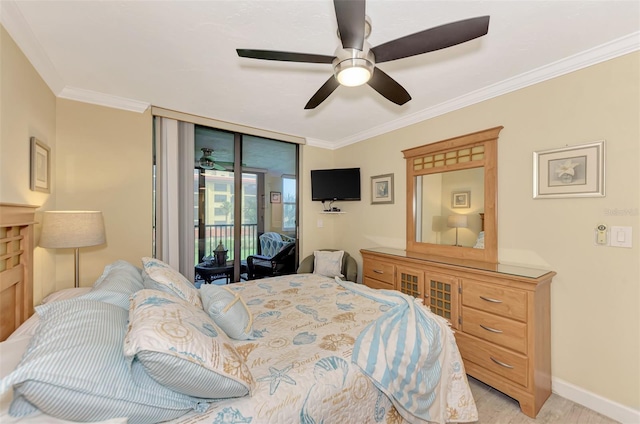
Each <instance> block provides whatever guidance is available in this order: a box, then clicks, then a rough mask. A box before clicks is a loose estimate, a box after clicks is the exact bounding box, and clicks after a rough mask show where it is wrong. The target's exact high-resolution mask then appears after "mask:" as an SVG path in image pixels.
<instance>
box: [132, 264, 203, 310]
mask: <svg viewBox="0 0 640 424" xmlns="http://www.w3.org/2000/svg"><path fill="white" fill-rule="evenodd" d="M142 266H143V267H144V271H145V272H146V273H147V275H148V276H149V278H151V279H152V280H153V281H155V282H156V283H158V284H161V285H163V286H165V287H167V288H169V289H170V290H171V291H172V292H173V293H174V294H175V295H176V296H179V297H180V298H182V299H184V300H186V301H187V302H189V303H191V304H192V305H195V306H197V307H199V308H202V302H201V301H200V296H198V290H197V289H196V288H195V286H194V285H193V284H191V282H190V281H189V280H187V279H186V278H185V277H184V276H183V275H182V274H180V273H179V272H178V271H176V270H175V269H173V268H171V266H169V265H168V264H166V263H164V262H162V261H161V260H160V259H155V258H148V257H144V258H142Z"/></svg>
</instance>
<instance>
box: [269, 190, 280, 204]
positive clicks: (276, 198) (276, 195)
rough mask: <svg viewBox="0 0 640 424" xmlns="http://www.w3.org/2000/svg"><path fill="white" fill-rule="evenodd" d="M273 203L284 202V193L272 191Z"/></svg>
mask: <svg viewBox="0 0 640 424" xmlns="http://www.w3.org/2000/svg"><path fill="white" fill-rule="evenodd" d="M271 203H282V193H280V192H279V191H272V192H271Z"/></svg>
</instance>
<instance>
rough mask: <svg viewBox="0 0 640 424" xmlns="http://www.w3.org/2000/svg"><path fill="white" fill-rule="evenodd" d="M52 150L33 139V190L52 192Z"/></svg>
mask: <svg viewBox="0 0 640 424" xmlns="http://www.w3.org/2000/svg"><path fill="white" fill-rule="evenodd" d="M50 154H51V149H50V148H49V146H47V145H46V144H44V143H43V142H42V141H40V140H38V139H37V138H35V137H31V190H33V191H42V192H45V193H50V192H51V159H50V157H49V156H50Z"/></svg>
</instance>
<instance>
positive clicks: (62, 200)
mask: <svg viewBox="0 0 640 424" xmlns="http://www.w3.org/2000/svg"><path fill="white" fill-rule="evenodd" d="M152 128H153V125H152V116H151V111H150V110H147V111H146V112H144V113H135V112H127V111H122V110H117V109H112V108H107V107H102V106H96V105H91V104H87V103H80V102H75V101H71V100H64V99H58V114H57V139H58V141H57V145H58V154H57V159H56V164H57V168H56V176H55V178H56V181H57V190H56V196H57V199H56V209H60V210H99V211H102V213H103V215H104V221H105V230H106V233H107V234H106V235H107V243H106V245H104V246H96V247H89V248H83V249H81V251H80V285H82V286H89V285H91V284H93V282H94V281H95V280H96V278H98V277H99V276H100V274H101V273H102V271H103V268H104V266H105V265H106V264H109V263H111V262H113V261H115V260H117V259H123V260H126V261H128V262H131V263H132V264H134V265H136V266H140V265H141V263H140V258H141V257H143V256H151V252H152V250H151V249H152V195H151V194H152V192H151V189H152V137H153V134H152ZM56 256H57V272H56V288H57V289H61V288H63V287H67V286H69V282H72V281H73V254H72V252H68V251H64V250H63V251H60V252H57V253H56Z"/></svg>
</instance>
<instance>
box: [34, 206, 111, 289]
mask: <svg viewBox="0 0 640 424" xmlns="http://www.w3.org/2000/svg"><path fill="white" fill-rule="evenodd" d="M104 243H105V234H104V219H103V217H102V212H98V211H45V212H44V215H43V219H42V234H41V235H40V243H39V245H40V246H41V247H47V248H53V249H75V258H74V259H75V280H74V281H75V287H80V275H79V274H80V253H79V249H80V248H81V247H89V246H98V245H100V244H104Z"/></svg>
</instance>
